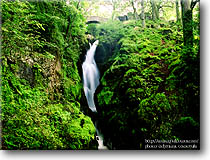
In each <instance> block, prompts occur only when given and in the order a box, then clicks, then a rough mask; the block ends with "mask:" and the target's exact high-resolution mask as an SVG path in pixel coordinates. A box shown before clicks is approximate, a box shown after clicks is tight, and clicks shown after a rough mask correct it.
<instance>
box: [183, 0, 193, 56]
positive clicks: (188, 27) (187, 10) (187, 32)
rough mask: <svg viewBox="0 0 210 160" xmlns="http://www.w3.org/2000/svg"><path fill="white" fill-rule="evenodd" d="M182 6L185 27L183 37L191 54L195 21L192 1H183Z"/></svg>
mask: <svg viewBox="0 0 210 160" xmlns="http://www.w3.org/2000/svg"><path fill="white" fill-rule="evenodd" d="M181 6H182V25H183V37H184V45H185V46H186V47H187V49H188V51H189V52H191V50H192V48H193V19H192V9H191V7H190V6H191V0H181Z"/></svg>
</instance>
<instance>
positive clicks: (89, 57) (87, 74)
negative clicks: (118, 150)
mask: <svg viewBox="0 0 210 160" xmlns="http://www.w3.org/2000/svg"><path fill="white" fill-rule="evenodd" d="M98 43H99V41H98V40H96V41H95V42H94V43H93V45H91V44H90V49H89V50H88V51H87V54H86V57H85V61H84V62H83V64H82V71H83V87H84V92H85V96H86V99H87V102H88V107H89V108H90V109H91V111H92V112H95V113H97V110H96V106H95V102H94V93H95V90H96V88H97V87H98V85H99V78H100V75H99V70H98V68H97V65H96V62H95V59H94V55H95V51H96V47H97V45H98ZM95 128H96V132H97V136H96V140H97V141H98V145H99V146H98V149H107V147H106V146H104V145H103V135H102V134H101V133H100V132H99V130H98V129H97V128H98V127H97V124H95Z"/></svg>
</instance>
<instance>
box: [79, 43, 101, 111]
mask: <svg viewBox="0 0 210 160" xmlns="http://www.w3.org/2000/svg"><path fill="white" fill-rule="evenodd" d="M98 43H99V41H98V40H97V41H95V42H94V43H93V45H91V44H90V49H89V50H88V51H87V55H86V58H85V61H84V62H83V64H82V70H83V85H84V91H85V96H86V99H87V102H88V106H89V108H90V109H91V110H92V112H97V111H96V106H95V102H94V93H95V90H96V88H97V87H98V85H99V71H98V68H97V65H96V62H95V59H94V55H95V51H96V47H97V45H98Z"/></svg>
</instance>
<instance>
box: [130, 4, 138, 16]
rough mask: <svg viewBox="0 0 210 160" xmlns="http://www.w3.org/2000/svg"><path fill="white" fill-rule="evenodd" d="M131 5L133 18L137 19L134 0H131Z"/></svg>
mask: <svg viewBox="0 0 210 160" xmlns="http://www.w3.org/2000/svg"><path fill="white" fill-rule="evenodd" d="M131 5H132V7H133V14H134V18H135V19H137V17H138V15H137V11H136V7H135V5H134V0H131Z"/></svg>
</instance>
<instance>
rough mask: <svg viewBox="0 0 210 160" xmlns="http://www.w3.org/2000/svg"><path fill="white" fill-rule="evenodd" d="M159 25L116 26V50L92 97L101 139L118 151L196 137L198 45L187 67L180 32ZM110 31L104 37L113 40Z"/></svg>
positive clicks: (197, 131)
mask: <svg viewBox="0 0 210 160" xmlns="http://www.w3.org/2000/svg"><path fill="white" fill-rule="evenodd" d="M159 23H160V24H161V26H163V27H159V28H158V29H157V28H151V24H153V23H151V24H150V23H149V22H148V24H147V28H141V24H138V23H135V22H132V21H131V22H130V23H127V24H124V25H123V26H122V24H121V23H119V24H118V27H119V28H120V26H121V34H119V33H117V35H119V36H117V38H119V39H118V41H117V42H118V45H120V47H119V48H120V49H117V50H115V54H113V55H112V57H111V58H109V61H108V62H107V63H108V64H109V65H108V66H109V67H108V68H107V70H106V71H105V72H104V74H103V77H102V78H101V83H102V84H101V86H100V87H99V90H98V94H97V100H98V107H99V109H100V111H101V112H100V114H101V116H102V118H101V119H102V120H103V121H104V119H106V121H107V123H106V124H104V123H103V127H104V131H103V133H104V134H105V136H107V138H108V139H111V141H112V143H113V144H112V145H113V147H115V148H117V149H139V148H141V149H143V148H144V145H143V144H144V140H145V139H163V140H167V139H198V137H199V135H198V134H199V96H198V95H199V55H198V53H199V50H198V48H199V43H196V44H195V50H194V52H193V53H192V54H193V55H192V57H193V58H192V59H191V61H190V63H189V62H188V61H186V59H188V60H189V59H190V56H189V55H186V54H184V52H185V50H183V40H182V39H183V38H182V30H181V26H180V25H178V26H177V25H174V24H173V23H172V24H169V23H165V22H159ZM109 25H110V26H111V25H113V23H110V24H109ZM114 25H115V27H116V24H114ZM103 26H104V25H103ZM110 26H109V27H107V28H105V30H107V32H106V33H107V34H105V37H111V38H115V36H116V35H115V36H113V33H111V32H109V28H110ZM118 27H116V28H118ZM119 28H118V31H119ZM99 30H100V27H99ZM119 32H120V31H119ZM110 33H111V34H112V35H111V34H110ZM114 33H115V32H114ZM125 33H126V34H125ZM100 38H102V37H99V39H100ZM104 39H105V41H106V38H104ZM109 42H110V40H109ZM111 42H112V41H111ZM102 43H103V41H102ZM106 43H108V42H107V41H106ZM112 44H113V43H112ZM186 56H187V57H186ZM106 66H107V65H106ZM188 69H190V71H189V70H188ZM103 127H102V128H103ZM107 128H109V130H107ZM191 133H194V134H193V135H192V134H191ZM127 137H129V138H127Z"/></svg>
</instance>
